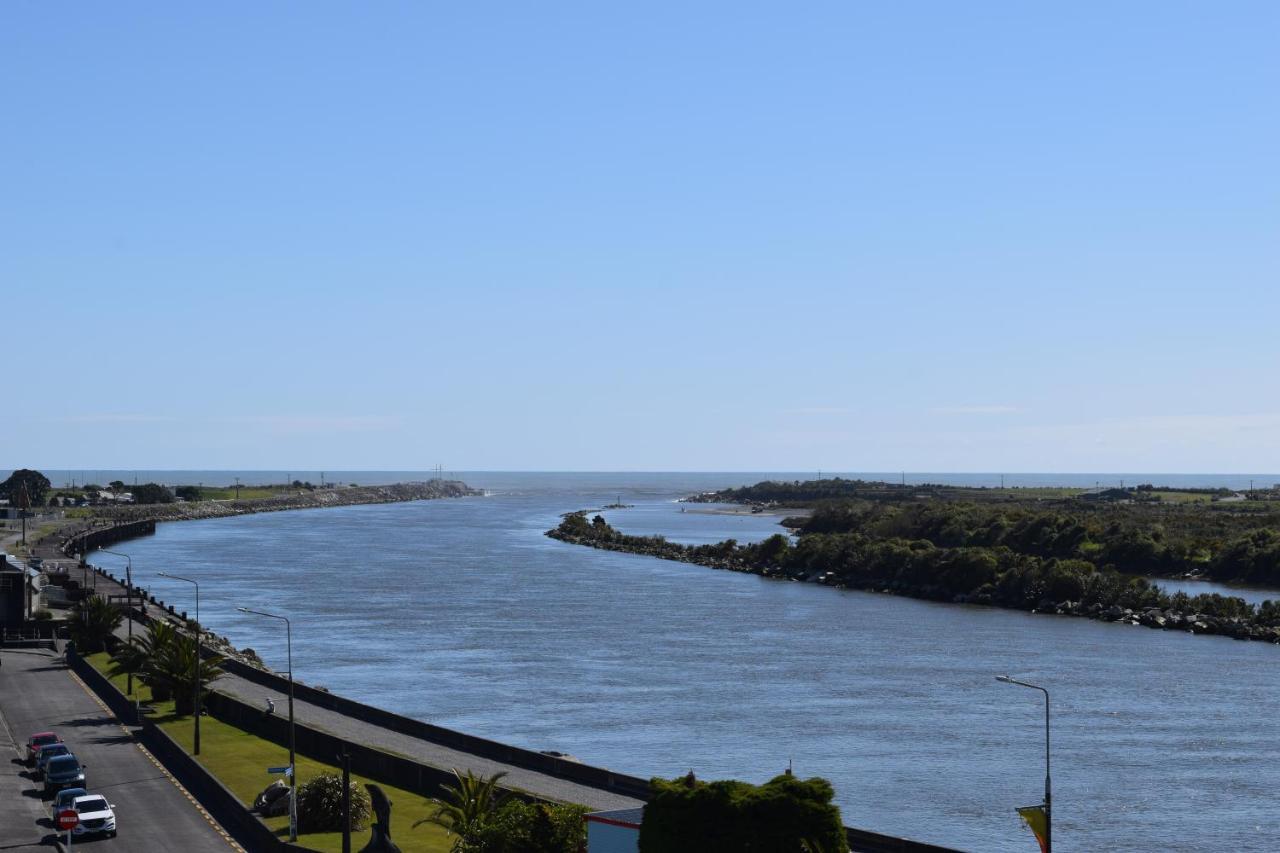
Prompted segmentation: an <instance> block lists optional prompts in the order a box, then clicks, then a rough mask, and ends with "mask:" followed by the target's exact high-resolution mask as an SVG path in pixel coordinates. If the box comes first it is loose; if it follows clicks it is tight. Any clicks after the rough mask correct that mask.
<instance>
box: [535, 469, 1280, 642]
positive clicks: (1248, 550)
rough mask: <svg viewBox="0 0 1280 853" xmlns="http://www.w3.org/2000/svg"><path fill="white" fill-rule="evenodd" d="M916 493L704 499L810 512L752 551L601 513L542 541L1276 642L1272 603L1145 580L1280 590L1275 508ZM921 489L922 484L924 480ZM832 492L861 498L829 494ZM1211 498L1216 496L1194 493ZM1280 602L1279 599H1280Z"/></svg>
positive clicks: (800, 487)
mask: <svg viewBox="0 0 1280 853" xmlns="http://www.w3.org/2000/svg"><path fill="white" fill-rule="evenodd" d="M917 488H920V487H907V488H905V489H904V488H903V487H901V486H893V485H891V484H868V483H864V482H861V481H841V480H823V481H819V482H815V483H762V484H759V485H757V486H752V487H747V488H745V489H733V490H728V491H726V492H720V493H715V494H714V495H709V496H703V497H705V498H706V499H715V500H725V499H727V498H737V499H748V500H762V499H768V500H775V499H776V500H785V501H786V502H787V503H790V504H808V505H809V506H812V507H813V508H814V509H813V512H812V515H810V516H809V517H808V518H805V519H792V520H789V521H788V523H789V524H792V525H794V526H796V527H798V528H799V537H798V539H797V540H796V541H795V542H792V541H791V539H790V538H788V537H787V536H784V535H782V534H778V535H775V536H772V537H770V538H769V539H766V540H765V541H763V542H760V543H756V544H752V545H738V543H736V542H734V541H733V540H729V541H726V542H721V543H718V544H715V545H699V546H685V545H679V544H676V543H672V542H667V541H666V540H665V539H663V538H662V537H660V536H657V537H654V536H651V537H640V536H629V535H626V534H623V533H621V532H619V531H617V530H615V529H614V528H612V527H610V526H609V525H608V524H607V523H605V521H604V519H603V518H602V517H600V516H596V517H595V518H594V519H592V520H591V521H588V520H587V517H586V515H585V514H584V513H573V514H570V515H568V516H566V517H565V519H564V521H563V522H562V523H561V525H560V526H559V527H558V528H557V529H555V530H553V531H549V533H548V535H550V536H552V537H554V538H558V539H563V540H566V541H570V542H576V543H579V544H584V545H590V546H593V547H597V548H606V549H610V550H619V551H630V552H634V553H642V554H650V555H653V556H656V557H663V558H666V559H673V560H682V561H685V562H693V563H699V564H702V565H708V566H713V567H715V568H723V569H732V570H736V571H747V572H754V573H756V574H761V575H765V576H768V577H777V578H785V579H791V580H807V581H816V582H820V583H824V584H828V585H833V586H841V587H848V588H853V589H868V590H876V591H883V592H892V593H897V594H900V595H908V596H912V597H915V598H927V599H932V600H935V601H952V602H957V603H971V604H987V605H994V606H998V607H1008V608H1016V609H1021V610H1037V611H1049V612H1058V613H1064V614H1071V615H1082V616H1093V617H1098V618H1106V619H1112V620H1115V621H1120V620H1122V619H1123V620H1130V619H1132V620H1135V621H1143V623H1144V624H1150V625H1152V627H1174V628H1181V629H1184V630H1192V631H1195V632H1197V633H1224V634H1229V635H1231V636H1236V637H1240V638H1252V639H1266V640H1271V641H1277V642H1280V602H1266V603H1264V604H1262V605H1261V606H1257V607H1255V606H1253V605H1251V604H1247V603H1246V602H1244V601H1243V600H1242V599H1239V598H1236V597H1233V596H1220V595H1199V596H1195V597H1189V596H1187V595H1185V594H1183V593H1177V594H1174V595H1168V594H1166V593H1165V592H1163V591H1162V590H1160V589H1159V588H1158V587H1157V586H1155V585H1153V584H1151V583H1149V582H1148V581H1147V580H1146V579H1145V578H1143V577H1135V575H1155V576H1192V577H1205V578H1212V579H1214V580H1218V581H1223V582H1233V581H1234V582H1245V583H1252V584H1261V585H1272V586H1280V504H1274V503H1270V502H1267V501H1256V502H1252V503H1254V504H1255V508H1251V509H1246V510H1244V511H1239V510H1237V509H1235V508H1236V507H1239V506H1240V505H1241V503H1240V502H1232V503H1203V502H1195V503H1193V502H1184V503H1174V502H1170V503H1164V502H1163V501H1159V502H1158V501H1154V500H1145V499H1134V497H1133V496H1134V495H1145V496H1147V497H1149V496H1150V495H1152V494H1155V493H1158V490H1156V489H1154V488H1147V487H1139V488H1137V489H1134V490H1132V491H1124V490H1119V489H1117V490H1113V491H1115V492H1117V493H1119V495H1122V496H1126V497H1123V498H1117V499H1115V500H1114V501H1112V500H1108V499H1107V497H1106V493H1100V494H1097V495H1090V496H1088V499H1080V498H1076V499H1069V500H1056V501H1055V500H1044V499H1041V498H1036V499H1032V500H1022V501H1003V500H1002V501H995V500H990V499H986V498H984V499H982V500H970V499H968V495H969V494H970V493H972V492H975V491H985V490H960V493H961V494H962V495H964V497H962V498H942V497H939V493H937V492H928V491H926V492H920V491H917ZM926 488H927V487H926ZM833 493H838V494H841V495H848V494H857V495H858V496H859V497H857V498H850V497H847V496H844V497H840V498H836V499H832V498H830V497H829V496H830V495H831V494H833ZM1188 494H1191V495H1199V494H1206V495H1207V496H1208V497H1210V499H1211V498H1212V497H1213V496H1215V495H1216V494H1217V491H1216V490H1203V492H1201V491H1195V490H1191V491H1188ZM1278 597H1280V596H1278Z"/></svg>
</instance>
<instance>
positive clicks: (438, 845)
mask: <svg viewBox="0 0 1280 853" xmlns="http://www.w3.org/2000/svg"><path fill="white" fill-rule="evenodd" d="M87 660H88V661H89V663H90V664H91V665H92V666H93V667H94V668H95V669H97V670H98V671H99V672H103V673H105V672H106V670H107V665H108V658H107V655H106V653H98V654H95V655H90V656H89V657H88V658H87ZM111 683H112V684H114V685H115V686H116V688H117V689H118V690H119V691H120V692H121V693H124V692H125V684H126V680H125V677H124V676H116V677H114V678H112V679H111ZM134 687H135V688H136V692H137V694H138V698H139V699H140V700H141V701H143V702H147V701H149V700H150V698H151V694H150V690H148V688H146V687H144V686H140V685H139V684H138V682H137V680H136V679H135V680H134ZM153 707H154V708H155V714H154V715H153V717H152V718H153V719H154V720H155V721H156V722H157V724H158V725H159V726H160V728H161V729H163V730H164V731H165V732H166V733H167V734H168V735H169V736H170V737H172V738H173V739H174V740H175V741H177V742H178V744H180V745H181V746H182V747H183V749H185V750H187V752H188V753H190V751H191V739H192V720H191V717H189V716H183V717H178V716H175V715H174V713H173V702H157V703H153ZM197 760H198V761H199V762H200V763H201V764H203V765H204V766H205V768H206V769H207V770H209V772H211V773H212V774H213V775H214V776H217V777H218V780H219V781H221V782H222V784H224V785H226V786H227V787H228V788H229V789H230V790H231V791H232V792H233V793H234V794H235V795H236V796H237V797H239V798H240V801H241V802H242V803H244V804H245V805H251V804H252V803H253V798H254V797H256V796H257V795H258V793H259V792H261V791H262V789H263V788H265V787H266V786H267V785H268V784H269V783H270V782H271V781H272V780H273V778H278V777H272V776H268V775H267V773H266V772H265V771H266V768H267V767H269V766H284V765H286V764H288V763H289V750H288V749H287V748H286V747H283V746H280V745H278V744H275V743H272V742H271V741H268V740H263V739H262V738H259V737H255V736H254V735H251V734H249V733H248V732H246V731H244V730H243V729H238V728H236V727H234V726H230V725H227V724H226V723H223V722H221V721H219V720H215V719H214V718H213V717H208V716H206V717H204V718H203V719H202V720H201V722H200V755H199V757H198V759H197ZM324 772H341V771H340V770H339V768H337V767H336V766H334V765H332V764H326V763H324V762H321V761H314V760H312V759H310V758H306V757H303V756H301V755H299V756H298V779H299V781H301V782H302V783H304V784H305V783H306V781H307V780H308V779H310V778H312V777H314V776H317V775H319V774H320V773H324ZM351 778H352V779H353V780H354V781H357V782H359V783H360V784H363V783H365V782H368V781H372V780H369V779H367V778H365V777H363V776H359V775H357V774H354V773H353V774H351ZM378 785H379V787H381V788H382V790H383V791H384V792H385V793H386V795H387V796H388V797H389V798H390V799H391V801H392V802H393V803H395V808H394V809H392V813H391V814H392V820H391V827H392V833H393V838H394V839H395V842H396V844H398V845H399V846H400V849H401V850H404V851H405V853H415V851H417V853H446V852H447V851H448V850H449V849H450V847H451V842H450V841H449V839H448V837H447V835H446V833H445V831H444V830H443V829H441V828H440V827H437V826H434V825H431V824H424V825H423V826H420V827H418V828H417V829H414V828H412V827H413V823H414V821H417V820H421V819H422V818H424V817H426V816H427V815H428V814H429V813H430V809H429V807H428V805H427V801H426V798H424V797H422V796H421V795H419V794H414V793H410V792H409V791H405V790H403V789H401V788H394V787H392V786H390V785H384V784H382V783H381V782H379V783H378ZM267 825H268V826H270V827H271V828H273V829H275V830H276V832H277V834H279V835H282V836H283V835H287V834H288V831H289V819H288V818H287V817H278V818H268V819H267ZM367 839H368V832H367V830H366V831H361V832H358V833H352V847H353V848H354V849H356V850H359V849H360V848H361V847H363V846H364V844H365V841H366V840H367ZM298 841H299V843H301V844H303V845H305V846H307V847H310V848H313V849H315V850H321V851H326V853H327V851H334V853H338V851H340V850H341V849H342V834H341V833H338V832H325V833H313V834H308V835H299V836H298Z"/></svg>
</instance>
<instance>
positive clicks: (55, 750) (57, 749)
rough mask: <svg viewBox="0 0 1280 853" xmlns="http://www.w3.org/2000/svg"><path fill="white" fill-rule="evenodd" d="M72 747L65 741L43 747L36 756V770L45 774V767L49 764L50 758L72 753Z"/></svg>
mask: <svg viewBox="0 0 1280 853" xmlns="http://www.w3.org/2000/svg"><path fill="white" fill-rule="evenodd" d="M70 754H71V747H69V746H67V745H66V744H65V743H51V744H49V745H48V746H46V747H43V748H41V750H40V753H39V754H38V755H37V756H36V772H37V773H39V774H41V775H44V771H45V768H47V767H48V766H49V760H50V759H53V758H57V757H58V756H59V755H70Z"/></svg>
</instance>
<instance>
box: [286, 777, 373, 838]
mask: <svg viewBox="0 0 1280 853" xmlns="http://www.w3.org/2000/svg"><path fill="white" fill-rule="evenodd" d="M348 796H349V798H350V802H351V830H352V832H355V831H357V830H362V829H366V828H367V827H368V825H369V816H370V815H371V814H372V812H373V804H372V802H371V801H370V799H369V792H368V791H367V790H365V789H364V788H362V787H360V786H359V785H357V784H356V783H355V782H352V783H351V785H350V787H349V788H348ZM297 807H298V832H299V833H315V832H341V831H342V775H341V774H339V773H321V774H320V775H319V776H316V777H314V778H312V779H310V780H308V781H307V782H304V783H303V784H302V785H300V786H299V787H298V803H297Z"/></svg>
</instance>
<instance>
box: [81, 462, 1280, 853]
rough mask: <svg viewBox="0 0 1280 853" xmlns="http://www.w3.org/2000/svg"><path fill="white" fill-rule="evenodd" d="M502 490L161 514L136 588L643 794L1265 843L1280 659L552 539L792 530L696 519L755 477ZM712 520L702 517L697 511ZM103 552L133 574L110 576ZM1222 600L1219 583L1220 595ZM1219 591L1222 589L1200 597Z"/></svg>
mask: <svg viewBox="0 0 1280 853" xmlns="http://www.w3.org/2000/svg"><path fill="white" fill-rule="evenodd" d="M466 479H467V480H468V482H470V483H471V484H472V485H476V486H479V487H483V488H487V489H489V490H490V491H491V494H490V495H489V496H487V497H483V498H466V499H460V500H447V501H430V502H420V503H413V504H389V505H375V506H354V507H341V508H334V509H323V510H311V511H302V512H284V513H269V514H263V515H251V516H241V517H235V518H223V519H212V520H206V521H194V522H178V523H168V524H161V525H159V527H158V530H157V533H156V535H155V536H154V537H149V538H146V539H142V540H136V541H132V542H129V543H125V544H122V545H121V546H120V548H121V549H122V550H123V551H125V552H126V553H128V554H130V555H131V556H132V558H133V565H134V576H135V578H136V579H137V580H138V582H139V583H140V584H142V585H144V586H149V587H150V588H151V590H152V591H153V592H154V593H155V594H156V595H158V596H159V597H161V598H163V599H165V600H166V601H168V602H170V603H173V604H175V605H177V606H178V607H179V608H190V606H191V602H190V589H189V587H187V586H186V585H184V584H181V583H178V582H172V581H166V580H165V579H163V578H158V577H156V572H158V571H165V570H167V571H173V572H176V573H179V574H187V575H190V576H193V577H196V578H198V579H199V580H200V581H201V611H202V612H201V615H202V617H203V621H204V622H205V624H206V625H207V626H209V628H210V629H211V630H213V631H215V632H217V633H219V634H223V635H226V636H228V637H230V638H231V639H232V641H233V642H234V643H235V644H236V645H237V646H241V647H244V646H250V647H253V648H254V649H256V650H257V651H258V652H259V653H260V654H262V655H263V657H264V658H265V659H266V660H267V662H268V663H269V664H270V665H272V666H273V667H276V668H279V669H283V668H284V667H285V660H284V637H283V634H282V632H280V631H279V630H278V629H277V627H276V625H275V624H273V623H271V622H270V621H269V620H261V619H258V618H256V617H252V616H248V615H245V614H241V613H238V612H237V611H236V610H235V608H236V607H237V606H251V607H261V608H265V609H271V610H275V611H278V612H282V613H285V614H287V615H289V616H290V617H291V618H292V619H293V624H294V656H295V671H296V673H297V675H298V677H299V678H300V679H302V680H304V681H307V682H309V683H312V684H320V685H324V686H326V687H328V688H329V689H331V690H334V691H336V692H340V693H343V694H346V695H349V696H352V697H354V698H357V699H361V700H363V701H367V702H370V703H373V704H376V705H380V706H383V707H386V708H389V709H392V710H395V711H398V712H400V713H404V714H407V715H410V716H414V717H419V718H422V719H426V720H430V721H431V722H434V723H437V724H440V725H444V726H449V727H453V728H457V729H462V730H464V731H467V732H470V733H473V734H477V735H482V736H486V737H491V738H496V739H500V740H505V741H508V742H512V743H516V744H519V745H522V746H527V747H531V748H534V749H554V750H560V751H563V752H568V753H571V754H573V755H575V756H578V757H579V758H581V759H582V760H584V761H587V762H589V763H593V764H600V765H604V766H609V767H613V768H615V769H617V770H620V771H625V772H629V773H635V774H639V775H649V774H661V775H666V776H673V775H676V774H682V773H684V772H686V771H688V770H690V769H693V770H694V771H695V772H696V773H697V774H698V775H699V776H700V777H702V778H717V777H724V776H734V777H738V778H744V779H748V780H753V781H763V780H764V779H767V778H769V777H770V776H772V775H774V774H776V773H778V772H781V771H782V770H783V769H784V768H785V767H786V766H787V764H788V762H792V763H793V765H794V767H795V771H796V772H797V773H798V774H800V775H802V776H810V775H819V776H824V777H826V778H828V779H830V780H831V781H832V783H833V784H834V785H835V788H836V793H837V799H838V802H839V804H840V806H841V809H842V811H843V815H844V819H845V822H846V823H848V824H850V825H853V826H859V827H864V828H867V829H871V830H875V831H878V832H885V833H891V834H896V835H903V836H907V837H910V838H916V839H920V840H925V841H932V842H935V843H939V844H945V845H950V846H955V847H960V848H964V849H970V850H982V851H988V850H991V851H1025V850H1028V849H1034V843H1035V842H1034V840H1033V839H1032V838H1031V836H1030V834H1029V832H1028V831H1027V830H1026V829H1025V828H1024V827H1023V826H1022V825H1021V823H1020V821H1019V819H1018V817H1017V815H1016V814H1015V812H1014V807H1015V806H1019V805H1026V804H1029V803H1034V802H1038V801H1039V798H1040V795H1041V793H1042V791H1043V782H1044V767H1043V759H1044V753H1043V749H1044V743H1043V701H1042V699H1041V695H1040V694H1039V693H1038V692H1034V691H1030V690H1025V689H1020V688H1017V687H1014V686H1009V685H1005V684H1000V683H997V682H996V681H995V678H994V676H995V675H997V674H1001V673H1010V674H1013V675H1015V676H1018V677H1021V678H1024V679H1027V680H1030V681H1034V682H1038V683H1041V684H1044V685H1045V686H1047V687H1048V688H1049V689H1050V690H1051V691H1052V695H1053V703H1054V704H1053V721H1052V722H1053V785H1054V816H1055V821H1054V824H1055V825H1054V830H1055V831H1054V836H1055V841H1056V842H1057V846H1058V849H1059V850H1061V851H1070V850H1104V849H1105V850H1150V849H1165V850H1258V851H1263V850H1271V849H1273V848H1274V847H1275V846H1276V845H1275V841H1274V839H1275V838H1276V837H1278V836H1280V816H1278V815H1277V813H1276V809H1275V808H1274V802H1273V801H1274V796H1275V795H1274V791H1275V790H1277V789H1278V788H1280V768H1277V765H1276V762H1275V760H1274V759H1275V752H1274V748H1275V747H1274V744H1275V743H1276V742H1277V738H1278V737H1280V720H1277V717H1276V715H1275V714H1274V713H1273V712H1272V709H1274V708H1276V707H1277V706H1280V679H1277V678H1276V677H1275V674H1274V673H1275V670H1276V668H1277V665H1278V664H1280V649H1277V648H1276V647H1275V646H1271V645H1267V644H1263V643H1242V642H1236V641H1232V640H1229V639H1223V638H1217V637H1196V636H1192V635H1189V634H1185V633H1181V632H1161V631H1153V630H1150V629H1147V628H1139V627H1131V626H1125V625H1113V624H1105V623H1100V622H1094V621H1090V620H1085V619H1073V618H1066V617H1054V616H1037V615H1032V614H1028V613H1021V612H1013V611H1004V610H996V609H992V608H982V607H964V606H954V605H944V604H935V603H930V602H923V601H916V600H912V599H904V598H895V597H892V596H885V595H876V594H871V593H861V592H853V591H838V590H832V589H827V588H824V587H819V586H815V585H809V584H796V583H785V582H778V581H769V580H764V579H761V578H758V577H755V576H752V575H744V574H735V573H730V572H720V571H714V570H709V569H704V568H700V567H696V566H690V565H685V564H679V563H672V562H666V561H662V560H656V559H652V558H647V557H640V556H635V555H630V554H620V553H613V552H605V551H596V550H592V549H588V548H583V547H580V546H574V545H568V544H564V543H561V542H557V541H554V540H551V539H548V538H546V537H545V536H543V535H542V534H543V531H545V530H547V529H549V528H551V527H553V526H555V524H557V523H558V521H559V515H560V513H562V512H564V511H567V510H572V509H578V508H586V507H599V506H603V505H604V504H607V503H612V502H614V501H616V500H617V499H618V498H619V497H621V499H622V501H623V502H624V503H627V504H632V505H633V507H632V508H630V509H625V510H615V511H610V512H609V513H607V516H608V518H609V520H610V522H611V523H613V524H615V525H616V526H618V527H620V528H622V529H623V530H625V531H627V532H631V533H644V534H649V533H664V534H665V535H668V536H669V537H670V538H672V539H674V540H678V541H686V542H703V541H718V540H720V539H724V538H728V537H733V538H736V539H738V540H739V541H744V542H745V541H752V540H758V539H761V538H763V537H765V536H768V535H770V534H772V533H773V532H777V531H778V530H780V529H781V528H779V527H778V526H777V520H778V519H777V518H776V517H769V516H760V515H745V516H732V515H715V514H704V513H695V512H692V511H690V512H683V513H682V512H681V507H680V505H678V504H675V503H674V502H673V501H674V499H675V498H677V497H679V496H681V495H683V494H687V493H689V492H693V491H700V490H704V489H710V488H715V487H718V486H724V485H735V484H739V483H742V482H752V481H754V476H753V475H723V474H722V475H632V474H618V475H496V474H495V475H472V474H469V475H466ZM699 508H700V509H701V508H702V507H699ZM95 562H100V563H101V564H103V565H108V566H110V567H112V568H115V567H116V565H117V564H116V563H115V562H114V558H111V557H109V556H107V555H99V556H98V557H97V558H95ZM1197 588H1202V587H1199V586H1198V587H1197ZM1205 591H1213V590H1210V589H1205Z"/></svg>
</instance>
